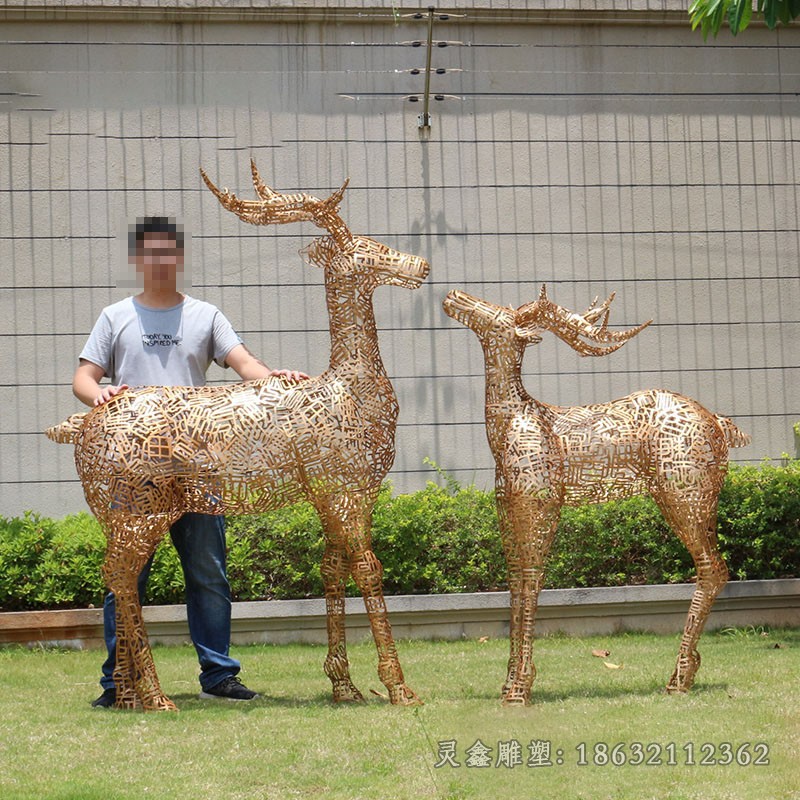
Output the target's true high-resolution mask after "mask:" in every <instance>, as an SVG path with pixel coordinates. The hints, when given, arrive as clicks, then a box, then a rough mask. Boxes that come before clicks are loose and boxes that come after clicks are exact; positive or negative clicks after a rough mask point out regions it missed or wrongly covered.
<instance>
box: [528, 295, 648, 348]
mask: <svg viewBox="0 0 800 800" xmlns="http://www.w3.org/2000/svg"><path fill="white" fill-rule="evenodd" d="M614 297H615V293H614V292H612V293H611V294H610V295H609V296H608V298H607V299H606V300H605V301H603V302H602V303H600V305H598V304H597V298H596V297H595V299H594V300H593V301H592V303H591V305H590V306H589V308H587V309H586V311H584V312H583V314H577V313H575V312H573V311H568V310H567V309H566V308H562V307H561V306H559V305H556V304H555V303H553V302H552V301H551V300H550V298H549V297H548V296H547V290H546V288H545V287H544V286H542V291H541V293H540V294H539V299H538V300H537V301H536V302H535V303H532V304H531V312H532V313H535V316H536V324H537V325H538V326H539V327H541V328H545V329H546V330H549V331H551V332H552V333H554V334H555V335H556V336H558V338H559V339H562V340H563V341H565V342H566V343H567V344H568V345H569V346H570V347H572V349H573V350H575V351H576V352H578V353H580V355H582V356H605V355H608V354H609V353H613V352H614V351H615V350H619V348H620V347H622V345H624V344H625V342H627V341H628V340H629V339H632V338H633V337H634V336H636V334H637V333H640V332H641V331H643V330H644V329H645V328H646V327H647V326H648V325H649V324H650V323H651V322H652V321H653V320H648V321H647V322H643V323H642V324H641V325H637V326H636V327H635V328H630V329H629V330H627V331H611V330H609V328H608V318H609V315H610V313H611V310H610V306H611V303H612V302H613V300H614ZM598 322H599V323H600V324H599V325H598V324H597V323H598ZM584 340H588V341H584ZM588 342H591V343H593V344H589V343H588Z"/></svg>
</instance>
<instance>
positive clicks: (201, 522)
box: [100, 514, 241, 690]
mask: <svg viewBox="0 0 800 800" xmlns="http://www.w3.org/2000/svg"><path fill="white" fill-rule="evenodd" d="M169 532H170V535H171V536H172V543H173V544H174V545H175V549H176V550H177V551H178V556H179V557H180V560H181V566H182V567H183V576H184V579H185V581H186V615H187V617H188V620H189V633H190V635H191V637H192V642H193V643H194V647H195V650H196V651H197V657H198V659H199V661H200V685H201V686H202V688H203V689H204V690H205V689H210V688H211V687H212V686H216V685H217V684H218V683H219V682H220V681H222V680H224V679H225V678H228V677H230V676H232V675H236V674H237V673H238V672H239V670H240V669H241V665H240V664H239V662H238V661H236V660H235V659H233V658H231V657H230V656H229V655H228V649H229V647H230V641H231V590H230V586H229V584H228V578H227V576H226V574H225V563H226V551H225V518H224V517H217V516H212V515H209V514H184V516H182V517H181V518H180V519H179V520H177V522H175V523H174V524H173V525H172V527H171V528H170V531H169ZM152 565H153V559H152V557H151V558H150V560H149V561H148V562H147V564H145V567H144V569H143V570H142V572H141V574H140V575H139V580H138V584H137V586H138V589H139V601H140V602H142V601H143V599H144V593H145V588H146V586H147V578H148V577H149V575H150V568H151V567H152ZM116 623H117V620H116V609H115V605H114V595H113V594H112V593H111V592H109V593H108V594H107V595H106V599H105V602H104V603H103V627H104V636H105V641H106V649H107V650H108V658H107V659H106V660H105V663H104V664H103V677H102V678H101V679H100V685H101V686H102V687H103V689H113V688H114V677H113V675H114V665H115V663H116V654H117V624H116Z"/></svg>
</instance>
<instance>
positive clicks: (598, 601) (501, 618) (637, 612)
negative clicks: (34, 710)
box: [0, 578, 800, 649]
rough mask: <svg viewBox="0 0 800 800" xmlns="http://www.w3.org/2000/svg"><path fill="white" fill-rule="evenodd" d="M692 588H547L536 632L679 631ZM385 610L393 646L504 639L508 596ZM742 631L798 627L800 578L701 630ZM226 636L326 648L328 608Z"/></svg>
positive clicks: (173, 618)
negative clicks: (407, 641) (399, 641)
mask: <svg viewBox="0 0 800 800" xmlns="http://www.w3.org/2000/svg"><path fill="white" fill-rule="evenodd" d="M693 590H694V586H693V585H692V584H669V585H658V586H620V587H611V588H596V589H545V590H544V591H543V592H542V593H541V596H540V598H539V611H538V615H537V626H536V627H537V633H539V634H548V633H555V632H558V631H561V632H564V633H567V634H570V635H574V636H589V635H602V634H607V633H612V632H615V631H625V630H637V631H639V630H640V631H652V632H655V633H679V632H680V631H681V630H683V624H684V621H685V618H686V613H687V611H688V609H689V601H690V598H691V596H692V592H693ZM386 604H387V606H388V609H389V617H390V620H391V623H392V629H393V631H394V634H395V636H396V637H397V638H398V639H461V638H477V637H479V636H490V637H497V636H508V619H509V595H508V592H485V593H476V594H445V595H398V596H393V597H387V598H386ZM345 610H346V614H347V636H348V640H350V641H357V640H359V639H363V638H364V637H367V636H369V635H370V630H369V620H368V618H367V614H366V612H365V610H364V603H363V601H362V600H361V598H358V597H351V598H347V600H346V603H345ZM144 615H145V622H146V623H147V630H148V633H149V634H150V640H151V641H152V642H153V643H159V644H179V643H183V642H188V641H189V633H188V628H187V625H186V607H185V606H182V605H180V606H147V607H146V608H145V610H144ZM747 625H765V626H772V627H776V626H800V578H788V579H783V580H768V581H732V582H730V583H728V585H727V586H726V587H725V589H724V590H723V592H722V594H721V595H720V596H719V597H718V598H717V601H716V603H715V604H714V610H713V611H712V613H711V617H710V618H709V621H708V624H707V626H706V629H707V630H713V629H718V628H726V627H732V626H738V627H742V626H747ZM102 633H103V619H102V611H101V610H100V609H96V608H92V609H76V610H69V611H21V612H10V613H0V644H3V643H6V644H7V643H19V644H23V645H27V646H37V645H40V646H59V647H68V648H77V649H82V648H90V647H101V646H102V643H103V642H102ZM231 638H232V641H233V642H234V643H235V644H254V643H275V644H284V643H288V642H306V643H324V642H326V640H327V639H326V627H325V601H324V600H322V599H318V600H317V599H315V600H268V601H262V602H253V603H234V604H233V614H232V636H231Z"/></svg>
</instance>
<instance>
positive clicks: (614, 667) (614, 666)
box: [603, 661, 625, 669]
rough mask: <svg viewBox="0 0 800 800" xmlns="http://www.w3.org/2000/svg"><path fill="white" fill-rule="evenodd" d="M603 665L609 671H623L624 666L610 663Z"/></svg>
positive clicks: (606, 662)
mask: <svg viewBox="0 0 800 800" xmlns="http://www.w3.org/2000/svg"><path fill="white" fill-rule="evenodd" d="M603 664H605V665H606V666H607V667H608V668H609V669H624V668H625V665H624V664H612V663H611V662H610V661H604V662H603Z"/></svg>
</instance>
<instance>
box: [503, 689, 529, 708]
mask: <svg viewBox="0 0 800 800" xmlns="http://www.w3.org/2000/svg"><path fill="white" fill-rule="evenodd" d="M530 702H531V690H530V687H524V686H518V685H517V686H514V685H512V686H509V687H508V688H507V689H506V688H504V689H503V705H504V706H528V705H530Z"/></svg>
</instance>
